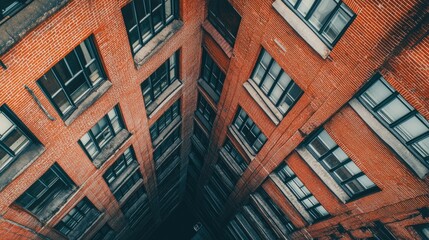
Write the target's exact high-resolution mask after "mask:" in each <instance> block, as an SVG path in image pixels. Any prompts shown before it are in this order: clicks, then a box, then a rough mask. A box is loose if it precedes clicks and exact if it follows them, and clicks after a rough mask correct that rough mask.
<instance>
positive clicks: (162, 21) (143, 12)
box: [122, 0, 178, 53]
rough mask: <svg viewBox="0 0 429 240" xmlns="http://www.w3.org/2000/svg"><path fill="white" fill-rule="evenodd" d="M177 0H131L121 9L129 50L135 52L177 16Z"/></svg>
mask: <svg viewBox="0 0 429 240" xmlns="http://www.w3.org/2000/svg"><path fill="white" fill-rule="evenodd" d="M177 6H178V4H177V0H133V1H131V2H130V3H128V4H127V5H125V7H124V8H123V9H122V16H123V17H124V22H125V27H126V28H127V33H128V40H129V41H130V45H131V50H132V52H133V53H136V52H137V51H138V50H139V49H140V48H142V47H143V45H145V44H146V43H147V42H149V41H150V40H151V39H152V38H153V37H154V36H155V35H156V34H157V33H159V32H160V31H161V30H162V29H164V28H165V26H167V25H168V24H169V23H170V22H172V21H173V20H174V19H175V18H177V12H178V11H177Z"/></svg>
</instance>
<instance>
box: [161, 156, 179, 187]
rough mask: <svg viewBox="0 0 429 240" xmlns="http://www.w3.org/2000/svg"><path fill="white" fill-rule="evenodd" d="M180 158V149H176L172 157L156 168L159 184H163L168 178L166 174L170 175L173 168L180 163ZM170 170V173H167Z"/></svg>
mask: <svg viewBox="0 0 429 240" xmlns="http://www.w3.org/2000/svg"><path fill="white" fill-rule="evenodd" d="M179 158H180V149H179V148H178V149H176V150H175V151H174V152H173V153H172V154H170V156H168V157H167V158H166V159H165V161H163V162H162V163H161V164H160V165H159V166H157V168H156V175H157V177H158V182H162V181H163V180H164V178H165V177H166V174H170V171H171V167H172V166H175V165H176V164H177V163H178V162H179ZM167 170H169V171H167Z"/></svg>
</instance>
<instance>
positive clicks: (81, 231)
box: [67, 209, 104, 240]
mask: <svg viewBox="0 0 429 240" xmlns="http://www.w3.org/2000/svg"><path fill="white" fill-rule="evenodd" d="M103 216H104V213H101V214H100V212H99V211H98V210H97V209H91V210H89V212H88V213H87V214H86V215H85V217H84V219H83V220H82V221H80V222H79V223H78V224H77V225H76V227H75V228H74V229H73V230H72V231H71V232H70V233H69V234H68V235H67V239H71V240H74V239H83V238H84V237H85V235H86V234H88V233H89V232H90V230H91V229H92V227H94V226H95V225H96V224H97V222H98V221H99V220H100V219H102V218H103Z"/></svg>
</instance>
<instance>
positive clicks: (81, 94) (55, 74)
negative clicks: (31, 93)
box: [37, 37, 105, 118]
mask: <svg viewBox="0 0 429 240" xmlns="http://www.w3.org/2000/svg"><path fill="white" fill-rule="evenodd" d="M103 80H105V76H104V73H103V69H102V67H101V64H100V61H99V59H98V54H97V51H96V50H95V46H94V43H93V40H92V37H89V38H87V39H86V40H85V41H83V42H82V43H81V44H79V45H78V46H77V47H76V48H75V49H73V50H72V51H71V52H70V53H69V54H68V55H67V56H66V57H65V58H63V59H62V60H60V61H59V62H58V63H57V64H55V66H54V67H53V68H51V69H50V70H49V71H48V72H47V73H45V75H43V76H42V77H41V78H40V79H39V80H37V83H38V84H39V86H40V87H41V88H42V90H43V92H44V93H45V95H46V96H47V97H48V98H49V99H50V101H51V103H52V104H53V105H54V107H55V109H56V110H57V111H58V113H59V114H60V115H61V117H63V118H66V117H68V116H69V115H70V114H71V113H72V112H73V111H74V110H76V108H77V106H78V105H79V103H81V102H82V100H83V99H85V97H86V96H88V94H89V93H90V92H91V91H92V90H93V89H94V88H95V87H96V86H97V85H99V83H101V82H102V81H103Z"/></svg>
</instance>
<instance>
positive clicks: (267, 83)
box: [261, 75, 274, 94]
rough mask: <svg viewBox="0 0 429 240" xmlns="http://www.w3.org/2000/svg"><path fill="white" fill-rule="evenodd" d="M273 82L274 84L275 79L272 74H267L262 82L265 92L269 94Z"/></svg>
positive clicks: (262, 88)
mask: <svg viewBox="0 0 429 240" xmlns="http://www.w3.org/2000/svg"><path fill="white" fill-rule="evenodd" d="M273 84H274V79H273V78H272V77H271V76H270V75H267V76H266V77H265V79H264V81H263V82H262V86H261V90H262V91H263V92H264V93H265V94H268V92H269V91H270V89H271V87H272V86H273Z"/></svg>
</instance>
